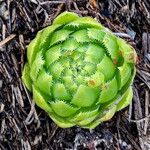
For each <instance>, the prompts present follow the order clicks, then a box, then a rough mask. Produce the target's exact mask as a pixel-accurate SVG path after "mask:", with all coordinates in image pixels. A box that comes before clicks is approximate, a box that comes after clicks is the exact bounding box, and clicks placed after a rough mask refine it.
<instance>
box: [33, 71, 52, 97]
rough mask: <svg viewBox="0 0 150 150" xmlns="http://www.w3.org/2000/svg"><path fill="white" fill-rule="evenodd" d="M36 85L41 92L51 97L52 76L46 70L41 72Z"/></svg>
mask: <svg viewBox="0 0 150 150" xmlns="http://www.w3.org/2000/svg"><path fill="white" fill-rule="evenodd" d="M35 85H36V86H37V87H39V90H40V91H42V92H43V93H45V94H47V95H51V86H52V75H49V74H48V73H47V72H45V70H44V69H43V70H41V71H40V73H39V76H38V78H37V81H36V82H35Z"/></svg>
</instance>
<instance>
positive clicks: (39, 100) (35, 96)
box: [33, 86, 52, 112]
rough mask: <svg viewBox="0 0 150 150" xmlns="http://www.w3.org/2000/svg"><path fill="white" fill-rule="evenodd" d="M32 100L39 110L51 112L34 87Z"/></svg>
mask: <svg viewBox="0 0 150 150" xmlns="http://www.w3.org/2000/svg"><path fill="white" fill-rule="evenodd" d="M33 99H34V101H35V103H36V104H37V105H38V106H39V107H40V108H42V109H43V110H45V111H46V112H52V108H51V106H50V105H49V104H48V103H47V102H46V100H45V98H44V97H43V96H42V95H41V92H40V91H39V90H38V89H37V88H36V87H35V86H33Z"/></svg>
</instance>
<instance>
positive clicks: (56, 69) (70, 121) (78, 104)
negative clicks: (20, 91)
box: [22, 12, 136, 129]
mask: <svg viewBox="0 0 150 150" xmlns="http://www.w3.org/2000/svg"><path fill="white" fill-rule="evenodd" d="M27 61H28V62H27V63H26V64H25V66H24V70H23V73H22V80H23V82H24V84H25V85H26V87H27V88H28V89H29V90H30V91H31V92H32V93H33V99H34V100H35V103H36V104H37V105H38V106H39V107H40V108H42V109H43V110H45V111H46V112H47V113H48V114H49V116H50V118H51V119H52V120H53V121H54V122H55V123H56V124H57V125H58V126H60V127H62V128H68V127H72V126H75V125H77V126H80V127H83V128H91V129H92V128H95V127H96V126H97V125H99V124H100V123H101V122H103V121H106V120H109V119H110V118H111V117H112V116H113V115H114V114H115V112H116V111H118V110H121V109H123V108H124V107H126V106H127V105H129V103H130V102H131V100H132V96H133V92H132V88H131V85H132V82H133V78H134V76H135V61H136V53H135V50H134V49H133V48H132V47H131V46H130V45H129V44H127V43H126V42H125V41H124V40H123V39H120V38H119V37H116V36H115V35H113V33H112V32H111V31H109V30H108V29H107V28H105V27H104V26H102V25H101V24H100V23H98V22H97V21H96V20H94V19H92V18H90V17H79V16H78V15H77V14H75V13H72V12H64V13H62V14H60V15H59V16H58V17H57V18H56V19H55V20H54V22H53V24H52V25H51V26H48V27H46V28H44V29H43V30H41V31H39V32H38V33H37V36H36V37H35V39H33V40H32V41H31V43H30V44H29V46H28V49H27Z"/></svg>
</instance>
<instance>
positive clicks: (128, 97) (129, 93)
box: [117, 86, 133, 111]
mask: <svg viewBox="0 0 150 150" xmlns="http://www.w3.org/2000/svg"><path fill="white" fill-rule="evenodd" d="M132 98H133V91H132V87H131V86H130V87H129V88H128V90H127V91H126V93H125V94H124V96H123V98H122V100H121V101H120V102H119V104H118V105H117V111H119V110H121V109H123V108H125V107H127V106H128V105H129V104H130V103H131V101H132Z"/></svg>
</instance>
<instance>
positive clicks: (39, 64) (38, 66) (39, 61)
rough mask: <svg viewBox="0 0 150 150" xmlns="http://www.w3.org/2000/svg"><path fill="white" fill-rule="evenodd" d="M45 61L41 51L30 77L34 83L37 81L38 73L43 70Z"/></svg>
mask: <svg viewBox="0 0 150 150" xmlns="http://www.w3.org/2000/svg"><path fill="white" fill-rule="evenodd" d="M43 65H44V60H43V56H42V51H39V52H38V53H37V55H36V58H35V60H34V62H33V64H32V66H31V68H30V77H31V79H32V80H33V81H36V79H37V76H38V73H39V72H40V70H41V69H42V68H43Z"/></svg>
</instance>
